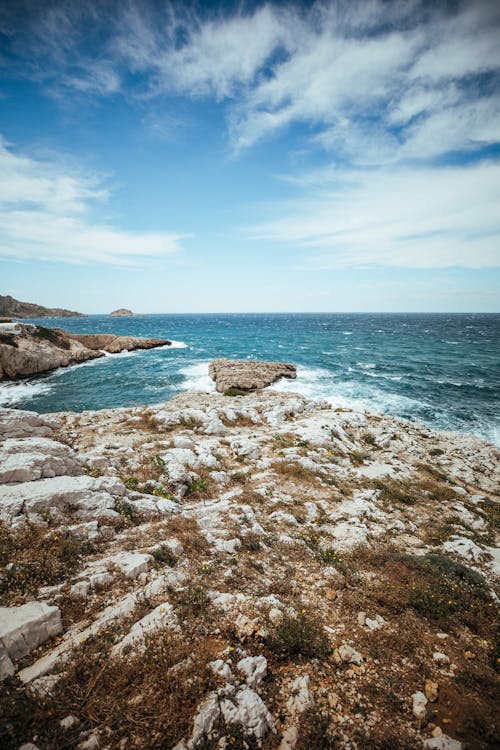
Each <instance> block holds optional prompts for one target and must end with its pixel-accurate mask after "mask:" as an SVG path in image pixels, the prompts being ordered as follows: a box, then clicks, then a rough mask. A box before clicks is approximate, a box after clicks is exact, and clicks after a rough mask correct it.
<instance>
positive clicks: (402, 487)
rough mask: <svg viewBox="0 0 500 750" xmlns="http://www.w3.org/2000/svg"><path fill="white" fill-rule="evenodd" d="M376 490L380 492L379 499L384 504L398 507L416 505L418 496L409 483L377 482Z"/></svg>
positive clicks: (389, 480) (390, 480) (396, 481)
mask: <svg viewBox="0 0 500 750" xmlns="http://www.w3.org/2000/svg"><path fill="white" fill-rule="evenodd" d="M375 489H377V490H378V491H379V499H380V500H381V501H382V502H383V503H388V504H391V505H393V504H396V505H415V503H416V502H417V496H416V494H415V492H414V490H413V488H412V486H411V484H410V483H409V482H402V481H398V480H397V479H387V480H385V481H384V482H382V481H377V482H375Z"/></svg>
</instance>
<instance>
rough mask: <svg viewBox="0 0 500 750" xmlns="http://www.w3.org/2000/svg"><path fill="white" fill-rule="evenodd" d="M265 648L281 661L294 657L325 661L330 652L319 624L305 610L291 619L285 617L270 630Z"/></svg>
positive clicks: (287, 616) (328, 644) (326, 639)
mask: <svg viewBox="0 0 500 750" xmlns="http://www.w3.org/2000/svg"><path fill="white" fill-rule="evenodd" d="M267 646H268V648H269V649H270V650H271V651H273V652H274V653H275V654H276V655H277V656H278V657H280V658H282V659H290V658H293V657H296V656H305V657H307V658H311V659H314V658H317V659H325V658H326V657H327V656H329V655H330V653H331V650H332V649H331V647H330V643H329V641H328V638H327V637H326V635H325V633H324V631H323V627H322V624H321V622H320V621H319V620H318V619H317V618H315V617H313V616H312V615H309V614H307V613H306V612H305V610H301V611H300V612H298V613H297V614H296V615H294V616H293V617H291V616H289V615H285V616H284V617H283V619H282V620H281V622H279V623H278V624H277V625H275V626H274V628H273V629H272V630H271V632H270V634H269V636H268V638H267Z"/></svg>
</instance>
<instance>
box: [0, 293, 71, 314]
mask: <svg viewBox="0 0 500 750" xmlns="http://www.w3.org/2000/svg"><path fill="white" fill-rule="evenodd" d="M2 316H5V317H9V318H84V317H85V315H84V314H83V313H79V312H74V311H73V310H63V309H61V308H59V307H43V305H34V304H32V303H31V302H20V301H19V300H18V299H14V297H11V296H9V295H6V296H2V295H0V317H2Z"/></svg>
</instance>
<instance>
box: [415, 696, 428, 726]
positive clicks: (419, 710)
mask: <svg viewBox="0 0 500 750" xmlns="http://www.w3.org/2000/svg"><path fill="white" fill-rule="evenodd" d="M411 699H412V711H413V715H414V716H415V718H416V719H418V720H419V721H421V722H423V721H425V719H426V718H427V703H428V700H427V698H426V697H425V695H424V694H423V693H421V692H420V691H419V692H417V693H413V695H412V696H411Z"/></svg>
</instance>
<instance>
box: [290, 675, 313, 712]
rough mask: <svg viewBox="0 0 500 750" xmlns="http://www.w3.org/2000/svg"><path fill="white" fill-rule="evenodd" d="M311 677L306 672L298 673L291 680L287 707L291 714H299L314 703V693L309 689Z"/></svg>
mask: <svg viewBox="0 0 500 750" xmlns="http://www.w3.org/2000/svg"><path fill="white" fill-rule="evenodd" d="M310 682H311V678H310V677H309V675H308V674H304V675H300V676H299V677H297V679H296V680H294V681H293V683H292V687H291V691H290V697H289V698H288V701H287V704H286V705H287V708H288V710H289V711H290V713H291V714H293V715H294V714H301V713H303V712H304V711H305V710H306V709H308V708H310V706H312V704H313V703H314V695H313V693H312V692H311V690H310V687H309V685H310Z"/></svg>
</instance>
